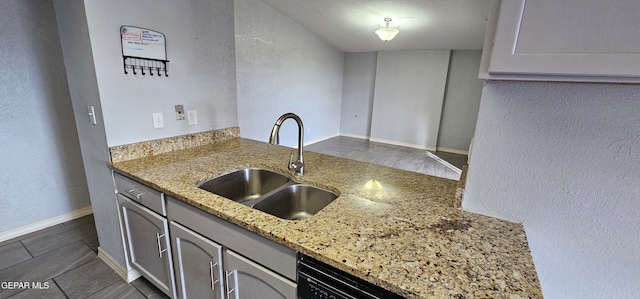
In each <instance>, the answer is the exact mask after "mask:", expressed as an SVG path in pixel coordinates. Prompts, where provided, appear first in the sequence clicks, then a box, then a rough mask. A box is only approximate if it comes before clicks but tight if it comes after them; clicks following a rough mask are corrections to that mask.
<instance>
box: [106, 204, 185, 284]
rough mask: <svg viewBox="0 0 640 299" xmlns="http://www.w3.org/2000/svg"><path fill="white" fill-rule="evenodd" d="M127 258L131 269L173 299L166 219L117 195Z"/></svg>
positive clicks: (171, 267) (171, 266)
mask: <svg viewBox="0 0 640 299" xmlns="http://www.w3.org/2000/svg"><path fill="white" fill-rule="evenodd" d="M118 202H119V204H120V209H121V212H122V220H123V229H124V232H125V241H126V242H125V243H126V246H127V254H128V255H129V260H130V261H131V265H132V266H133V267H134V268H135V269H136V270H138V271H140V273H141V274H142V275H143V276H144V277H146V278H147V279H148V280H149V281H151V282H152V283H153V284H154V285H155V286H156V287H158V288H159V289H160V290H161V291H163V292H164V293H165V294H167V295H169V296H173V265H172V264H171V248H170V247H169V236H168V232H169V228H168V222H167V219H165V218H164V217H161V216H160V215H158V214H156V213H155V212H153V211H151V210H149V209H147V208H145V207H143V206H141V205H139V204H137V203H135V202H133V201H131V200H130V199H128V198H126V197H124V196H122V195H120V194H118Z"/></svg>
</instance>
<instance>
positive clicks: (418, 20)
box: [261, 0, 490, 52]
mask: <svg viewBox="0 0 640 299" xmlns="http://www.w3.org/2000/svg"><path fill="white" fill-rule="evenodd" d="M261 1H262V2H264V3H265V4H267V5H268V6H270V7H271V8H273V9H275V10H276V11H278V12H280V13H281V14H283V15H285V16H287V17H289V18H290V19H292V20H293V21H295V22H296V23H298V24H300V25H302V26H303V27H305V28H306V29H307V30H309V31H311V32H313V33H315V34H317V35H318V36H320V37H321V38H323V39H324V40H326V41H327V42H328V43H330V44H332V45H334V46H335V47H336V48H338V49H340V50H342V51H344V52H370V51H378V50H415V49H454V50H474V49H482V44H483V41H484V32H485V28H486V25H487V21H486V18H487V17H488V14H489V4H490V0H261ZM385 17H390V18H392V19H393V21H392V22H391V23H390V25H389V26H390V27H397V26H400V33H399V34H398V35H397V36H396V38H395V39H393V40H392V41H388V42H383V41H381V40H380V39H378V37H377V36H376V35H375V34H374V33H373V32H374V31H375V30H376V29H377V27H378V25H381V26H384V18H385Z"/></svg>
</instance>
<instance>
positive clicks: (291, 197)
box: [253, 184, 338, 220]
mask: <svg viewBox="0 0 640 299" xmlns="http://www.w3.org/2000/svg"><path fill="white" fill-rule="evenodd" d="M337 197H338V195H336V194H335V193H333V192H330V191H327V190H323V189H320V188H316V187H313V186H309V185H302V184H294V185H288V186H286V187H284V188H282V189H279V190H278V191H276V192H274V193H272V194H270V195H269V196H267V197H265V198H264V199H263V200H261V201H258V202H257V203H256V204H255V205H253V208H254V209H257V210H260V211H263V212H265V213H269V214H271V215H273V216H276V217H280V218H283V219H290V220H297V219H306V218H309V217H311V216H313V215H315V214H316V213H318V212H319V211H320V210H322V208H324V207H325V206H327V205H328V204H329V203H331V202H332V201H333V200H334V199H336V198H337Z"/></svg>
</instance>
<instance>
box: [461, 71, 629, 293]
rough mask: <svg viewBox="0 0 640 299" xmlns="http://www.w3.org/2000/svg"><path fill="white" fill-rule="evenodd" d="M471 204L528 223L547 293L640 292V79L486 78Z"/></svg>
mask: <svg viewBox="0 0 640 299" xmlns="http://www.w3.org/2000/svg"><path fill="white" fill-rule="evenodd" d="M463 207H464V208H465V209H466V210H469V211H473V212H478V213H482V214H486V215H490V216H494V217H499V218H503V219H507V220H512V221H517V222H522V223H523V224H524V227H525V229H526V232H527V239H528V241H529V246H530V248H531V251H532V254H533V258H534V261H535V264H536V269H537V271H538V275H539V278H540V281H541V284H542V288H543V292H544V295H545V298H581V299H582V298H594V299H595V298H637V297H638V294H640V281H639V278H640V238H639V237H638V236H639V228H640V217H639V215H640V86H638V85H611V84H568V83H564V84H563V83H533V82H531V83H525V82H520V83H516V82H492V83H488V84H487V85H486V86H485V88H484V92H483V95H482V101H481V105H480V112H479V116H478V124H477V128H476V134H475V139H474V147H473V151H472V153H471V163H470V168H469V173H468V177H467V185H466V191H465V197H464V201H463Z"/></svg>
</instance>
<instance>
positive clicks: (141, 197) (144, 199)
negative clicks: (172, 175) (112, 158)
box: [114, 172, 167, 216]
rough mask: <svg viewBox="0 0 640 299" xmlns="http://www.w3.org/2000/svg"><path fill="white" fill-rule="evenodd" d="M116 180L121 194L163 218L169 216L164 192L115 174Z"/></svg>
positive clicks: (117, 188)
mask: <svg viewBox="0 0 640 299" xmlns="http://www.w3.org/2000/svg"><path fill="white" fill-rule="evenodd" d="M114 178H115V182H116V190H117V191H118V193H119V194H122V195H124V196H126V197H128V198H129V199H131V200H133V201H135V202H137V203H139V204H141V205H143V206H145V207H146V208H148V209H150V210H152V211H154V212H156V213H158V214H160V215H162V216H167V206H166V204H165V201H164V195H163V194H162V192H160V191H157V190H154V189H151V188H149V187H147V186H145V185H142V184H140V183H138V182H136V181H134V180H132V179H130V178H127V177H125V176H123V175H121V174H118V173H115V172H114Z"/></svg>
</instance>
